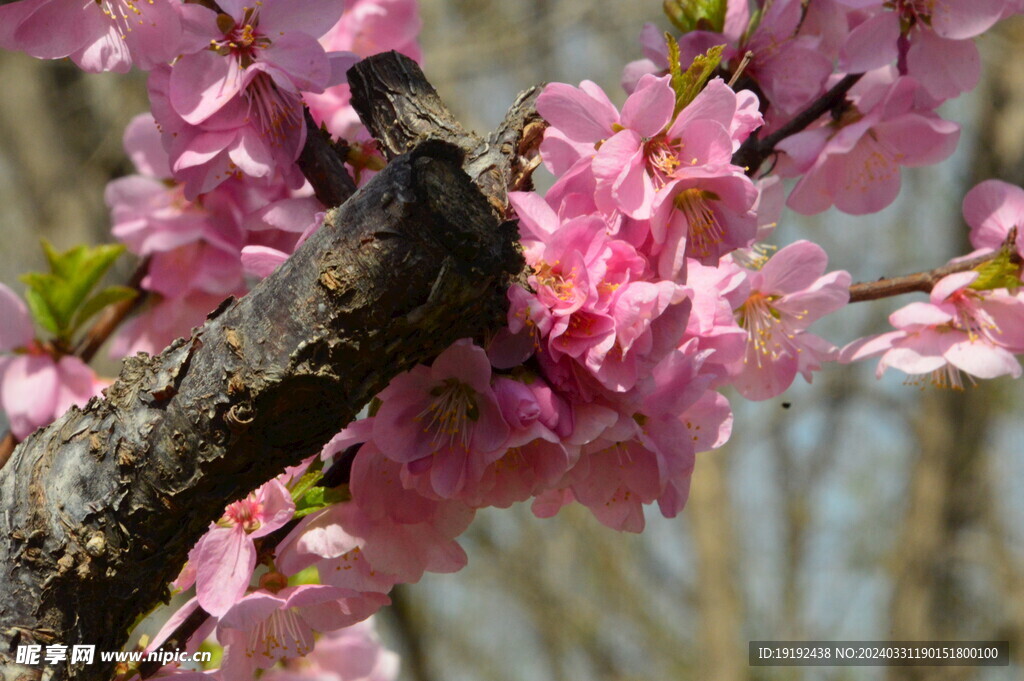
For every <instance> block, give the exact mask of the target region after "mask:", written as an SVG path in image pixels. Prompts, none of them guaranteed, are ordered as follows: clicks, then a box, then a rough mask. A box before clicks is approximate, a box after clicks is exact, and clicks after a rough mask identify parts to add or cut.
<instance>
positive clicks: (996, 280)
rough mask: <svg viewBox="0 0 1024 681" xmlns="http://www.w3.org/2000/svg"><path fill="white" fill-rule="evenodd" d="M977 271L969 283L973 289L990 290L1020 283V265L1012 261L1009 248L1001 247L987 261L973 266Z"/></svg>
mask: <svg viewBox="0 0 1024 681" xmlns="http://www.w3.org/2000/svg"><path fill="white" fill-rule="evenodd" d="M974 270H975V271H976V272H978V273H979V276H978V278H977V279H975V280H974V283H973V284H971V286H970V287H971V288H972V289H974V290H975V291H991V290H993V289H997V288H1008V289H1015V288H1018V287H1019V286H1021V285H1022V283H1024V282H1021V279H1020V265H1019V264H1017V263H1015V262H1013V254H1012V253H1011V252H1010V250H1009V249H1006V248H1004V249H1002V250H1001V251H1000V252H999V254H998V255H997V256H996V257H995V258H993V259H992V260H989V261H988V262H986V263H984V264H982V265H978V266H977V267H975V268H974Z"/></svg>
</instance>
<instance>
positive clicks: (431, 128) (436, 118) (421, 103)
mask: <svg viewBox="0 0 1024 681" xmlns="http://www.w3.org/2000/svg"><path fill="white" fill-rule="evenodd" d="M348 82H349V84H350V86H351V87H352V106H353V107H355V109H356V111H357V112H358V113H359V117H360V118H361V119H362V121H363V123H364V124H365V125H366V127H367V128H368V129H369V130H370V132H371V133H373V136H374V137H376V138H377V139H378V140H379V141H380V143H381V149H382V151H383V152H384V154H385V155H386V156H387V157H388V158H393V157H394V156H397V155H398V154H402V153H405V152H406V151H407V150H409V149H411V148H412V147H414V146H415V145H416V144H418V143H419V142H421V141H422V140H423V139H425V138H428V137H437V138H439V139H443V140H444V141H446V142H449V143H451V144H454V145H456V146H458V147H459V148H460V149H462V150H463V151H464V152H465V153H466V166H465V167H466V172H468V173H469V175H470V177H472V178H474V181H475V182H476V184H477V186H479V187H480V189H481V190H482V191H483V193H484V195H485V196H487V197H488V199H489V200H490V201H491V203H492V205H493V206H494V208H495V211H496V212H497V213H498V215H500V216H504V215H505V212H506V210H507V209H508V198H507V196H506V191H507V190H513V191H515V190H521V189H529V188H530V187H531V185H530V175H531V174H532V173H533V170H534V168H536V167H537V164H538V163H539V160H540V157H539V155H538V150H539V148H540V142H541V139H542V138H543V136H544V128H545V127H546V125H547V124H546V123H545V122H544V120H543V119H542V118H541V117H540V114H538V113H537V110H536V108H535V102H536V99H537V96H538V95H539V94H540V88H538V87H533V88H530V89H529V90H527V91H525V92H523V93H522V94H520V95H519V97H518V98H517V99H516V101H515V102H514V103H513V104H512V106H511V108H509V110H508V113H507V114H506V115H505V120H504V121H503V122H502V124H501V125H500V126H498V129H497V130H495V132H494V133H493V134H491V135H490V137H488V138H487V139H482V138H481V137H479V136H478V135H476V134H475V133H467V132H466V131H465V130H464V129H463V128H462V126H461V125H460V124H459V122H458V121H456V120H455V117H454V116H453V115H452V113H451V112H450V111H449V110H448V108H447V107H446V106H445V105H444V102H442V101H441V98H440V97H439V96H438V94H437V91H436V90H434V88H433V86H431V84H430V83H429V82H427V79H426V78H425V77H424V75H423V71H421V70H420V67H419V66H418V65H417V64H416V62H414V61H413V60H411V59H409V58H408V57H406V56H404V55H401V54H399V53H397V52H387V53H384V54H379V55H375V56H373V57H370V58H368V59H364V60H363V61H361V62H359V63H358V64H356V65H355V66H353V67H352V68H351V69H350V70H349V73H348Z"/></svg>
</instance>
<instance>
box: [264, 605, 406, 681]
mask: <svg viewBox="0 0 1024 681" xmlns="http://www.w3.org/2000/svg"><path fill="white" fill-rule="evenodd" d="M398 668H399V658H398V655H396V654H395V653H394V652H392V651H390V650H388V649H387V648H385V647H384V645H383V643H381V640H380V638H379V637H378V636H377V633H376V632H375V631H374V627H373V619H372V618H371V619H367V620H364V621H362V622H358V623H356V624H353V625H352V626H349V627H345V628H343V629H338V630H337V631H332V632H328V633H326V634H324V635H323V636H321V637H320V638H318V639H317V641H316V644H315V645H314V647H313V650H312V652H310V653H309V655H307V656H306V657H305V658H303V659H301V660H298V659H290V660H286V661H285V663H284V668H283V669H269V670H267V672H266V673H265V674H263V676H261V677H260V678H261V679H263V681H395V679H397V678H398Z"/></svg>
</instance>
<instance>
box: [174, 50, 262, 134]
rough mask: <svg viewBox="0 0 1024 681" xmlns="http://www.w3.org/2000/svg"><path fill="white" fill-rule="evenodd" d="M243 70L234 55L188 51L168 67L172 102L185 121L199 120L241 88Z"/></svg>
mask: <svg viewBox="0 0 1024 681" xmlns="http://www.w3.org/2000/svg"><path fill="white" fill-rule="evenodd" d="M243 73H244V72H243V71H242V68H241V66H240V64H239V62H238V59H236V58H232V57H222V56H221V55H219V54H217V53H216V52H214V51H212V50H203V51H202V52H196V53H195V54H187V55H185V56H184V57H182V58H181V59H179V60H178V62H177V63H176V64H175V65H174V68H173V69H172V70H171V89H170V100H171V106H173V107H174V110H175V111H176V112H177V114H178V115H179V116H181V117H182V118H183V119H185V121H186V122H188V123H192V124H193V125H196V124H198V123H202V122H203V121H205V120H206V119H207V118H209V117H210V116H212V115H213V114H215V113H217V112H218V111H219V110H220V109H221V108H222V107H223V106H224V105H225V104H227V103H228V102H229V101H230V100H231V99H232V98H233V97H235V96H237V95H238V94H239V92H241V90H242V82H243V81H242V76H243Z"/></svg>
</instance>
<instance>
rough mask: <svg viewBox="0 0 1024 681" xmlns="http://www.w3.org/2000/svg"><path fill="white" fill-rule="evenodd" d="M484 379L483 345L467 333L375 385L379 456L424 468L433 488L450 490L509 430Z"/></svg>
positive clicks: (487, 368) (491, 454) (496, 453)
mask: <svg viewBox="0 0 1024 681" xmlns="http://www.w3.org/2000/svg"><path fill="white" fill-rule="evenodd" d="M490 380H491V365H490V362H489V361H488V359H487V354H486V353H485V352H484V350H483V349H482V348H480V347H477V346H476V345H473V343H472V341H470V340H469V339H463V340H460V341H456V342H455V343H454V344H452V345H451V347H449V348H448V349H447V350H445V351H444V352H443V353H441V354H440V355H439V356H438V357H437V359H435V360H434V363H433V364H432V365H431V366H430V367H429V368H428V367H425V366H422V365H421V366H417V367H415V368H414V369H413V370H412V371H410V372H408V373H405V374H402V375H400V376H397V377H396V378H394V379H393V380H392V381H391V383H390V384H389V385H388V387H387V388H385V389H384V390H383V391H381V393H380V399H381V400H382V403H383V404H382V406H381V408H380V411H379V412H378V413H377V416H376V419H375V420H374V424H373V439H374V442H376V444H377V445H378V446H379V447H380V449H381V451H382V452H383V453H384V456H386V457H388V458H389V459H391V460H393V461H396V462H398V463H401V464H404V465H405V468H406V469H407V470H408V471H410V472H412V473H417V474H426V475H429V479H430V486H431V487H432V488H433V490H434V491H435V492H436V493H437V494H439V495H441V496H442V497H445V498H452V497H453V496H455V495H456V494H457V493H458V492H459V491H460V490H461V489H462V487H464V486H465V485H466V483H467V480H468V479H469V476H470V475H471V473H472V471H473V470H474V469H479V470H482V468H483V466H485V465H486V464H488V463H490V462H491V461H494V460H495V459H497V458H498V457H500V456H501V450H500V447H501V445H502V443H503V442H504V441H505V438H507V437H508V424H506V423H505V421H504V419H502V417H501V411H500V409H499V408H498V402H497V399H496V397H495V395H494V391H493V390H492V389H491V386H490ZM481 464H482V465H481Z"/></svg>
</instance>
